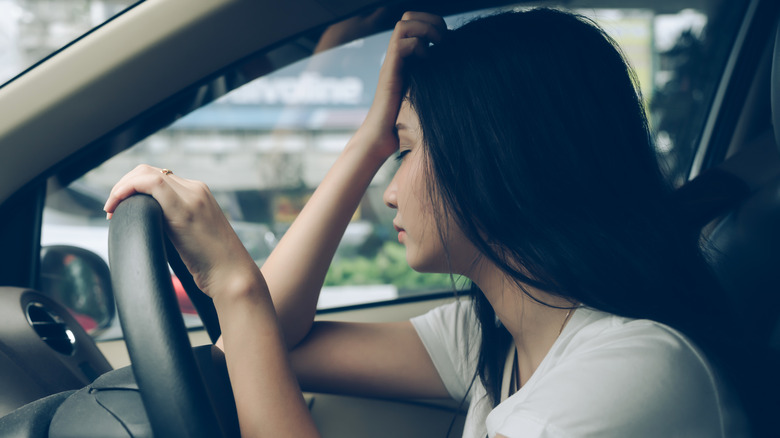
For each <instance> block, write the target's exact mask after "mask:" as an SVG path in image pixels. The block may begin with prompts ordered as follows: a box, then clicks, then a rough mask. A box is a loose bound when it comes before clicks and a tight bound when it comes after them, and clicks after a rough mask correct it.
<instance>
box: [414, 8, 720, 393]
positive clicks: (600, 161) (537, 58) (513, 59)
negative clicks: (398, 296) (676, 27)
mask: <svg viewBox="0 0 780 438" xmlns="http://www.w3.org/2000/svg"><path fill="white" fill-rule="evenodd" d="M408 84H409V92H408V93H409V100H410V103H411V105H412V107H413V108H414V109H415V111H416V112H417V115H418V116H419V119H420V124H421V129H422V137H423V141H424V144H425V147H424V150H425V153H426V155H425V157H426V158H425V159H426V165H427V171H428V172H429V177H430V178H428V180H429V181H431V184H430V196H431V197H432V198H433V202H440V203H441V204H442V205H444V206H445V208H444V209H443V210H444V213H443V214H450V215H452V216H453V217H454V218H455V220H456V221H457V223H458V224H459V226H460V227H461V228H462V229H463V231H464V232H465V233H466V235H467V237H468V238H469V239H470V240H471V241H472V242H473V243H474V244H475V246H476V247H477V248H478V250H479V251H480V252H481V254H482V256H484V257H487V258H488V259H489V260H490V261H491V262H493V263H495V264H496V265H497V266H499V267H500V268H501V269H502V270H503V271H504V272H506V273H507V274H509V275H510V276H511V277H512V278H513V279H514V280H515V281H517V283H518V284H519V285H523V284H526V285H529V286H532V287H534V288H538V289H540V290H543V291H546V292H548V293H550V294H553V295H556V296H559V297H563V298H566V299H568V300H570V301H571V302H575V303H581V304H582V305H585V306H589V307H592V308H595V309H599V310H602V311H605V312H609V313H613V314H616V315H620V316H625V317H630V318H647V319H652V320H655V321H658V322H661V323H664V324H667V325H669V326H672V327H674V328H676V329H678V330H680V331H681V332H683V333H685V334H686V335H687V336H688V337H690V338H691V339H692V340H694V342H696V343H697V344H698V345H699V347H700V348H702V349H703V350H704V351H705V352H706V353H707V354H708V356H709V357H710V360H711V361H713V362H715V363H717V365H719V366H722V367H723V368H724V369H725V370H726V371H727V372H730V371H732V367H731V366H730V365H731V362H733V361H729V360H728V356H727V354H725V352H724V351H725V348H723V346H724V345H731V342H730V339H732V338H733V337H734V333H735V332H734V331H733V327H732V326H730V325H729V324H728V322H727V321H729V317H728V311H727V308H726V302H727V301H726V299H725V298H723V296H724V295H723V292H722V290H721V289H720V287H719V286H718V284H717V282H716V281H715V280H714V277H713V276H712V275H711V272H710V271H709V268H708V265H707V264H706V262H705V260H704V259H703V257H702V255H701V251H700V248H699V236H698V230H693V229H686V228H685V227H683V226H682V225H681V222H682V221H681V218H680V217H679V211H680V209H679V208H678V206H677V205H676V204H675V201H674V198H673V196H672V189H671V187H670V186H669V185H668V184H667V183H666V182H665V180H664V178H663V176H662V173H661V171H660V170H659V165H658V162H657V159H656V155H655V151H654V147H653V141H652V138H651V136H650V134H649V130H648V124H647V118H646V116H645V110H644V106H643V103H642V98H641V95H640V94H639V91H638V84H637V83H636V80H635V76H634V75H633V73H632V71H631V69H630V68H629V67H628V65H627V63H626V61H625V60H624V58H623V56H622V55H621V53H620V50H619V49H618V47H617V45H616V44H615V42H614V41H613V40H612V39H611V38H610V37H609V36H608V35H606V34H605V33H604V32H603V31H602V30H601V29H600V28H599V27H598V26H596V25H595V24H594V23H593V22H592V21H590V20H589V19H587V18H584V17H581V16H578V15H574V14H570V13H566V12H561V11H557V10H550V9H536V10H531V11H527V12H509V13H503V14H499V15H495V16H490V17H486V18H481V19H478V20H475V21H472V22H469V23H467V24H465V25H464V26H462V27H460V28H458V29H456V30H454V31H450V32H449V35H448V36H447V38H446V39H445V40H444V41H442V42H441V43H440V44H436V45H435V46H432V47H431V48H430V53H429V56H428V57H426V58H424V59H420V60H415V61H413V62H411V63H410V65H409V68H408ZM437 220H438V221H439V223H445V222H446V221H444V220H442V218H437ZM472 288H473V289H474V300H475V306H476V309H477V314H478V316H479V321H480V324H481V330H482V344H481V349H480V353H479V363H478V371H479V376H480V379H481V381H482V383H483V385H484V386H485V388H486V389H487V392H488V394H489V396H490V398H491V399H492V402H493V403H494V404H496V403H497V400H498V393H499V390H500V388H499V385H500V367H501V366H502V363H503V358H504V355H505V353H506V348H507V347H508V345H509V342H510V340H511V337H510V336H509V334H508V332H507V331H506V330H505V329H503V328H502V327H501V326H500V325H497V324H496V320H495V313H494V311H493V309H492V307H491V306H490V304H489V303H488V302H487V300H486V298H485V297H484V295H483V294H482V293H480V291H479V290H478V288H477V286H476V285H474V286H472ZM532 298H533V297H532Z"/></svg>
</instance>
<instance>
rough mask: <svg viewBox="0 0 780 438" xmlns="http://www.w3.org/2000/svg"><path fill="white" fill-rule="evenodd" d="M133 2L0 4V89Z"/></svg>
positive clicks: (24, 0) (27, 0)
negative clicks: (0, 86)
mask: <svg viewBox="0 0 780 438" xmlns="http://www.w3.org/2000/svg"><path fill="white" fill-rule="evenodd" d="M133 3H136V0H0V85H1V84H4V83H5V82H6V81H8V80H10V79H11V78H13V77H14V76H16V75H17V74H19V73H20V72H22V71H23V70H25V69H26V68H28V67H30V66H32V65H34V64H35V63H37V62H38V61H41V60H42V59H44V58H46V57H47V56H49V55H50V54H52V53H54V52H55V51H57V50H58V49H59V48H61V47H63V46H64V45H66V44H68V43H69V42H71V41H73V40H74V39H76V38H78V37H79V36H81V35H83V34H84V33H86V32H87V31H89V30H90V29H92V28H93V27H96V26H98V25H100V24H101V23H103V22H105V21H106V20H108V19H109V18H111V17H113V16H114V15H116V14H118V13H119V12H121V11H122V10H124V9H125V8H127V7H128V6H129V5H131V4H133Z"/></svg>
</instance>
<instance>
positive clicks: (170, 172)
mask: <svg viewBox="0 0 780 438" xmlns="http://www.w3.org/2000/svg"><path fill="white" fill-rule="evenodd" d="M160 172H161V173H162V174H163V175H172V174H173V171H172V170H171V169H162V170H160Z"/></svg>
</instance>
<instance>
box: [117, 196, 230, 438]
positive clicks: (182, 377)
mask: <svg viewBox="0 0 780 438" xmlns="http://www.w3.org/2000/svg"><path fill="white" fill-rule="evenodd" d="M165 240H166V238H165V233H164V223H163V213H162V208H161V207H160V205H159V204H158V203H157V201H156V200H155V199H154V198H152V197H151V196H148V195H134V196H131V197H129V198H127V199H126V200H124V201H122V203H121V204H119V206H118V207H117V208H116V211H115V212H114V216H113V218H112V219H111V223H110V225H109V245H108V249H109V251H108V256H109V263H110V266H111V281H112V283H113V287H114V293H115V295H116V297H115V298H116V303H117V309H118V311H119V317H120V322H121V325H122V331H123V332H124V337H125V342H126V343H127V350H128V353H129V354H130V359H131V362H132V368H133V373H134V375H135V379H136V382H137V384H138V388H139V391H140V393H141V399H142V400H143V403H144V407H145V409H146V413H147V415H148V417H149V421H150V423H151V426H152V430H153V431H154V434H155V436H188V437H231V436H238V418H237V414H236V409H235V402H234V400H233V395H232V392H231V391H230V383H229V379H228V376H227V369H226V368H225V366H224V357H223V356H222V355H221V351H219V349H218V348H217V347H214V346H212V347H211V355H208V354H207V355H205V359H203V357H204V355H203V354H202V353H201V354H199V355H198V356H199V359H198V360H197V361H196V356H195V355H194V354H193V350H192V346H191V345H190V341H189V337H188V336H187V330H186V328H185V326H184V320H183V319H182V316H181V312H180V310H179V306H178V303H177V300H176V297H175V294H174V290H173V285H172V283H171V275H170V272H169V270H168V263H167V258H166V252H165V244H164V242H165ZM170 250H171V251H175V250H173V247H172V245H170ZM176 257H178V254H176ZM188 292H190V291H188Z"/></svg>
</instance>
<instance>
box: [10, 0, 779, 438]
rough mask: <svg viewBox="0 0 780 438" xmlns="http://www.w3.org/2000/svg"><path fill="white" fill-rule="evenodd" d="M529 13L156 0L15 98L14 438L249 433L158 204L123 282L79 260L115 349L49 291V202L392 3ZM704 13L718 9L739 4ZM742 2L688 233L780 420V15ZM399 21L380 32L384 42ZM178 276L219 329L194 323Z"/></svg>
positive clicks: (416, 426)
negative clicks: (339, 27) (186, 317)
mask: <svg viewBox="0 0 780 438" xmlns="http://www.w3.org/2000/svg"><path fill="white" fill-rule="evenodd" d="M515 3H517V2H507V1H500V0H499V1H496V0H490V1H481V2H477V1H466V0H456V1H441V0H424V1H401V2H399V1H381V2H377V1H367V0H289V1H285V2H271V1H252V2H247V1H240V0H222V1H192V0H158V1H140V2H138V3H135V4H133V5H132V6H130V7H129V8H127V10H125V11H124V12H123V13H121V14H119V15H117V16H116V17H114V18H112V19H110V20H108V21H107V22H106V23H104V24H102V25H100V26H98V27H96V28H95V29H93V30H91V31H90V32H88V33H87V34H85V35H84V36H82V37H80V38H79V39H77V40H75V41H74V42H72V43H71V44H69V45H67V46H66V47H64V48H63V49H62V50H60V51H58V52H56V53H54V54H53V55H51V56H49V57H48V58H46V59H44V60H43V61H41V62H40V63H38V64H37V65H35V66H33V67H31V68H30V69H28V70H26V71H24V72H23V73H22V74H20V75H18V76H17V77H15V78H14V79H13V80H11V81H9V82H8V83H6V84H5V85H2V86H0V112H2V114H3V116H2V117H0V169H1V170H0V248H2V251H1V252H0V254H1V255H0V258H2V263H0V435H1V436H13V437H16V436H19V437H66V436H80V437H91V436H94V437H98V436H100V437H108V436H112V437H114V436H115V437H146V436H204V437H214V436H226V437H227V436H238V434H239V432H238V424H237V418H236V413H235V406H234V403H233V398H232V393H231V391H230V384H229V379H228V376H227V371H226V367H225V363H224V356H222V354H221V352H220V351H219V350H218V349H216V348H215V347H212V346H211V342H213V341H214V340H215V339H216V338H217V337H218V335H219V322H218V320H217V318H216V313H215V311H214V308H213V305H212V304H211V303H210V299H208V298H207V297H205V295H204V294H202V292H200V291H198V290H197V287H195V286H194V282H193V281H192V279H191V277H190V276H189V275H188V273H187V272H186V269H185V268H183V265H182V264H181V261H180V260H178V259H177V255H176V254H175V250H173V247H172V245H170V242H166V239H165V236H164V227H163V226H162V217H161V213H160V209H159V206H158V205H157V204H156V203H155V202H153V201H151V202H150V198H148V197H143V196H139V197H133V198H131V199H130V200H128V201H127V202H125V203H123V204H122V205H121V209H122V211H121V212H120V211H118V212H117V214H116V217H115V219H112V221H111V224H110V230H109V243H108V245H109V253H108V257H109V260H110V266H111V269H110V272H109V271H108V269H107V268H105V266H104V262H103V261H102V259H100V258H99V257H98V258H97V259H95V256H94V255H83V258H80V260H84V262H83V263H84V264H85V266H88V267H89V269H90V272H94V273H95V274H94V279H93V280H94V282H95V286H94V287H95V288H96V289H100V290H102V291H104V295H103V296H106V297H110V302H109V304H107V306H108V307H107V308H109V309H110V312H113V308H114V299H115V300H116V308H117V311H118V313H119V319H120V321H121V324H122V331H123V333H124V338H123V339H119V340H114V341H108V342H99V343H96V342H95V341H94V340H93V338H92V337H91V336H90V335H89V334H87V332H86V331H85V330H84V329H83V328H82V325H81V323H80V321H78V320H77V319H76V316H74V315H73V314H72V313H71V312H69V311H68V309H67V306H66V304H67V303H64V302H63V300H62V299H61V298H58V297H56V296H54V297H53V296H51V294H49V293H44V292H42V291H43V284H44V283H45V282H46V281H48V280H44V279H42V276H41V267H42V265H43V262H42V253H41V251H42V248H41V227H42V215H43V209H44V205H45V203H46V197H47V193H50V191H51V190H53V189H56V188H60V187H66V186H68V185H69V184H70V183H71V182H73V181H75V180H77V179H78V178H79V177H81V176H82V175H84V174H85V173H86V172H88V171H89V170H91V169H93V168H96V167H97V166H99V165H100V164H101V163H103V162H105V161H106V160H108V159H110V158H111V157H114V156H116V155H117V154H119V153H121V152H122V151H124V150H126V149H128V148H131V147H132V146H133V145H135V144H137V143H138V142H140V141H142V140H143V139H145V138H147V137H148V136H149V135H151V134H153V133H155V132H157V131H159V130H160V129H162V128H164V127H166V126H168V125H170V124H172V123H174V122H175V121H176V120H178V119H180V118H182V117H184V116H186V115H187V114H189V113H191V112H193V111H195V110H197V109H198V108H200V107H202V106H204V105H207V104H209V103H210V102H212V101H215V100H217V99H219V98H220V97H222V96H223V95H225V94H226V93H228V92H229V91H231V90H233V89H238V88H239V87H241V86H242V85H244V84H247V83H249V82H251V81H252V80H254V79H256V78H259V77H263V76H264V75H266V74H269V73H271V72H273V71H276V70H278V69H280V68H282V67H284V66H287V65H290V64H293V63H295V62H297V61H300V60H303V59H306V58H307V57H308V56H310V55H311V54H312V53H313V52H314V51H315V50H316V49H317V44H318V42H319V41H320V38H321V36H322V35H323V32H324V31H325V30H326V29H327V28H328V26H330V25H333V24H334V23H339V22H341V21H343V20H346V19H348V18H350V17H352V16H355V15H359V14H368V13H370V11H373V10H374V8H376V7H385V8H388V9H390V10H393V11H404V10H427V11H431V12H435V13H438V14H441V15H454V14H460V13H464V12H466V11H473V10H478V9H483V8H488V7H505V6H508V5H509V6H513V5H515ZM645 3H646V2H642V1H640V0H627V1H624V2H617V1H614V0H602V1H597V0H571V1H564V2H562V4H561V2H556V3H552V2H544V1H540V2H533V3H523V4H522V5H521V6H522V7H531V6H548V5H549V6H556V7H557V6H563V7H566V8H572V9H587V8H596V7H598V8H617V7H621V8H623V7H631V6H632V5H634V6H636V7H642V6H643V5H645ZM655 3H656V4H655V6H654V7H656V8H657V10H658V11H677V10H679V6H677V5H676V3H675V2H674V1H671V0H670V1H666V0H663V1H659V2H655ZM692 3H695V4H698V5H700V6H701V8H702V9H706V8H708V7H713V6H711V3H713V4H716V5H717V7H726V6H723V5H724V4H729V2H724V1H715V2H707V1H704V0H701V1H694V2H692ZM737 3H740V4H739V5H737V4H729V5H728V8H731V13H730V15H733V16H734V17H736V18H735V19H734V20H733V23H734V25H733V32H732V30H730V29H731V28H730V27H728V26H726V25H724V30H723V32H724V33H728V32H732V33H733V39H732V40H731V41H732V43H731V46H730V47H729V48H728V50H727V51H726V52H724V53H725V55H724V62H723V66H722V71H721V70H719V71H718V72H717V73H716V77H715V79H714V80H713V84H714V85H713V87H714V88H713V91H712V94H711V98H707V99H705V100H706V102H704V103H703V104H702V105H705V106H706V111H704V112H703V113H702V120H701V124H700V125H701V128H700V129H699V128H696V129H698V130H697V132H696V134H695V136H694V138H695V141H693V142H692V144H693V148H692V155H691V160H690V166H687V167H686V168H685V172H684V178H683V181H682V182H680V183H679V184H677V185H678V186H679V187H678V188H677V189H676V192H675V193H676V196H678V198H679V200H680V204H681V206H682V211H681V214H683V215H684V217H685V221H686V223H687V224H688V225H689V226H691V227H697V229H700V230H701V236H702V246H703V248H704V250H705V252H706V254H707V256H708V258H709V259H710V261H711V265H712V268H713V271H714V272H715V274H716V275H717V277H718V278H719V280H720V281H721V283H722V285H723V287H724V288H725V289H726V290H727V291H728V292H729V295H730V296H731V297H732V300H733V302H732V303H731V304H732V305H733V306H734V308H735V309H737V311H738V312H739V313H740V315H742V316H743V317H744V319H745V320H746V321H749V324H750V325H749V326H748V327H747V331H748V332H749V333H750V338H749V339H746V343H749V344H750V346H751V348H753V349H754V350H755V351H756V355H755V357H754V358H751V360H755V361H756V362H757V363H756V364H755V367H756V369H757V370H762V372H764V374H765V375H766V376H767V378H766V387H765V393H764V394H757V395H756V397H757V398H759V397H760V398H761V400H762V403H765V404H766V406H764V409H763V411H764V412H765V413H767V414H768V415H771V414H772V413H774V415H776V414H777V412H780V400H779V399H780V397H778V396H777V395H776V394H777V393H778V390H780V381H778V379H777V378H776V377H775V378H772V377H770V376H771V375H772V373H771V372H770V371H771V370H776V369H777V367H778V366H780V294H779V293H778V291H780V274H778V272H780V141H778V140H777V139H780V29H778V19H779V17H780V4H778V3H777V2H775V1H771V0H746V1H745V2H737ZM391 27H392V22H389V23H381V24H380V25H379V27H377V28H373V29H371V30H370V31H369V32H368V33H377V32H381V31H387V30H389V29H390V28H391ZM727 28H728V29H727ZM727 31H728V32H727ZM368 33H366V34H368ZM360 36H363V35H356V36H353V37H352V38H353V39H354V38H358V37H360ZM349 41H351V39H350V40H347V41H343V42H349ZM697 126H698V125H697ZM119 176H120V175H117V178H118V177H119ZM60 250H62V251H64V252H63V253H62V254H61V255H60V253H58V252H57V251H58V249H57V248H49V249H47V250H46V251H45V252H44V253H45V254H47V255H46V257H47V258H49V259H52V260H56V259H57V257H58V256H60V257H61V258H66V257H69V256H73V254H71V253H68V252H67V251H68V249H67V248H65V249H60ZM79 254H80V253H79ZM168 263H170V266H171V268H172V269H173V271H174V273H175V274H176V276H177V277H178V278H179V280H180V281H181V283H182V285H183V288H184V289H185V290H186V292H187V293H188V294H189V296H190V299H191V300H192V302H193V304H194V306H195V308H197V310H198V313H199V314H200V318H201V320H202V321H203V325H204V327H205V328H204V329H196V330H193V329H191V328H188V327H185V324H184V322H183V321H182V318H181V316H180V315H181V313H180V311H179V307H178V303H177V302H176V298H175V294H174V288H173V286H172V284H171V281H170V278H171V277H170V274H169V268H168ZM47 290H48V289H47ZM455 299H460V300H466V299H468V297H463V296H460V297H458V296H457V294H456V293H455V292H454V291H451V290H446V291H437V292H435V293H429V294H426V295H421V296H413V297H407V298H401V299H396V300H393V301H387V302H378V303H370V304H360V305H351V306H345V307H337V308H333V309H327V310H321V311H319V312H318V315H317V318H318V319H319V320H340V321H376V322H378V321H399V320H406V319H409V318H410V317H413V316H416V315H420V314H422V313H424V312H426V311H427V310H430V309H432V308H434V307H436V306H438V305H441V304H443V303H447V302H450V301H452V300H455ZM111 316H112V317H113V314H111ZM305 398H306V400H307V402H308V404H309V408H310V410H311V413H312V415H313V417H314V420H315V422H316V424H317V426H318V428H319V430H320V432H321V434H322V435H323V436H325V437H353V436H354V437H357V436H367V435H369V434H371V436H387V437H398V436H405V437H415V436H420V437H422V436H441V437H454V436H460V430H461V429H462V426H463V422H464V420H465V410H466V406H464V405H462V404H461V403H459V402H458V401H450V400H384V399H368V398H361V397H353V396H344V395H336V394H320V393H306V394H305ZM605 415H608V413H605ZM377 431H380V435H377ZM754 432H756V435H757V436H776V435H777V434H778V432H777V430H764V429H757V430H755V431H754Z"/></svg>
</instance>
